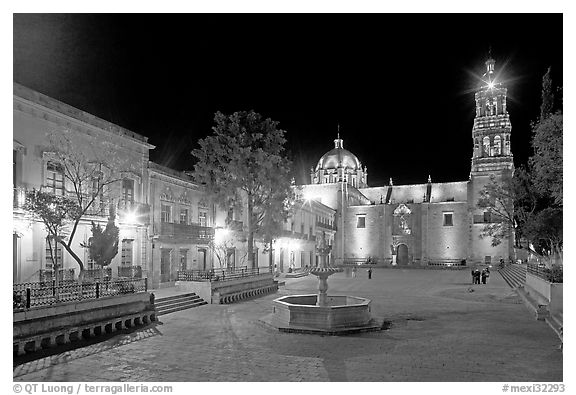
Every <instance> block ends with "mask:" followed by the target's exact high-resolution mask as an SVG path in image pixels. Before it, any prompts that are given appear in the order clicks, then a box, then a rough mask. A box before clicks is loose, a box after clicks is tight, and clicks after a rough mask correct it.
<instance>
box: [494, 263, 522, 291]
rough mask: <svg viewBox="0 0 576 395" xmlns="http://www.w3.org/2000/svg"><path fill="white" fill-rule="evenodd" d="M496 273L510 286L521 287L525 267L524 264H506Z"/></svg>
mask: <svg viewBox="0 0 576 395" xmlns="http://www.w3.org/2000/svg"><path fill="white" fill-rule="evenodd" d="M498 273H500V275H501V276H502V278H503V279H504V281H506V283H507V284H508V285H509V286H510V287H512V288H518V287H522V286H523V285H524V284H525V283H526V267H524V266H508V267H505V268H504V269H499V270H498Z"/></svg>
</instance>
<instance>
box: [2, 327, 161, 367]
mask: <svg viewBox="0 0 576 395" xmlns="http://www.w3.org/2000/svg"><path fill="white" fill-rule="evenodd" d="M158 325H161V323H151V324H149V325H146V326H140V327H135V328H128V329H124V330H122V331H121V332H116V333H108V334H105V335H100V336H96V337H94V338H90V339H81V340H77V341H74V342H72V343H69V344H66V345H61V346H58V347H55V348H49V349H43V350H41V351H38V352H35V353H30V354H26V355H23V356H20V357H17V356H14V359H13V377H14V378H16V377H18V376H21V375H24V374H28V373H32V372H34V371H37V370H40V369H44V368H47V367H50V366H53V365H58V364H60V363H63V362H68V361H70V360H74V359H79V358H84V357H87V356H90V355H94V354H98V353H100V352H103V351H107V350H110V349H113V348H117V347H121V346H124V345H126V344H130V343H134V342H137V341H140V340H143V339H147V338H150V337H153V336H158V335H160V336H161V335H162V332H160V330H159V329H158V328H157V326H158Z"/></svg>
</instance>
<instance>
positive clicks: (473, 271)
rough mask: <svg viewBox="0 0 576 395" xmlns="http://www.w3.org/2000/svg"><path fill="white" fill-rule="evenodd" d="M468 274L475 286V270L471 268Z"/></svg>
mask: <svg viewBox="0 0 576 395" xmlns="http://www.w3.org/2000/svg"><path fill="white" fill-rule="evenodd" d="M470 273H471V274H472V284H476V269H474V268H472V270H471V271H470Z"/></svg>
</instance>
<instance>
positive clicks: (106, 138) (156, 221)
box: [13, 83, 361, 288]
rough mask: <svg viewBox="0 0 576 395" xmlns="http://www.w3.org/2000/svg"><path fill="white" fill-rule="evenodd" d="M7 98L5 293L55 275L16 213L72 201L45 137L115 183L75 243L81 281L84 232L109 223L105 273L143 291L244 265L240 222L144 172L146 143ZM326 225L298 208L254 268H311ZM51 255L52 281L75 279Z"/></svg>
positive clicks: (66, 110) (25, 95)
mask: <svg viewBox="0 0 576 395" xmlns="http://www.w3.org/2000/svg"><path fill="white" fill-rule="evenodd" d="M13 98H14V112H13V113H14V129H13V145H14V147H13V188H14V189H13V190H14V195H13V196H14V199H13V203H14V204H13V273H14V274H13V281H14V283H20V282H35V281H41V280H46V279H49V278H53V277H52V276H53V275H54V269H55V268H54V262H53V260H52V254H51V252H50V243H49V242H50V240H49V239H48V238H47V232H46V229H45V228H44V225H43V224H42V223H41V222H39V221H38V220H33V219H32V218H31V217H30V215H29V213H26V212H25V211H24V210H23V206H24V202H25V193H26V191H30V190H33V189H36V190H42V191H49V192H51V193H54V194H57V195H61V196H69V197H72V196H74V190H73V189H74V188H73V185H72V184H71V182H70V180H68V179H67V177H66V176H65V174H64V172H65V168H64V167H63V166H62V163H60V162H59V158H58V156H57V155H55V152H53V151H55V150H57V148H58V147H55V146H54V145H53V144H52V143H51V142H50V136H51V135H52V134H62V135H63V136H65V137H66V138H67V139H68V140H69V141H70V142H71V143H70V147H69V148H70V149H71V150H72V152H73V154H74V155H75V156H76V158H77V159H78V161H81V162H83V163H84V164H85V165H90V163H99V162H102V163H106V164H107V166H109V167H110V171H112V170H114V171H116V172H117V173H118V174H117V177H116V181H115V182H113V183H111V184H109V185H107V186H106V187H105V188H104V189H103V190H102V192H101V193H99V194H97V195H98V196H96V198H95V200H94V203H93V204H92V205H91V207H90V209H89V210H88V212H87V213H86V215H85V216H84V217H83V218H82V220H81V221H80V223H79V226H78V229H77V230H76V232H75V234H74V238H73V243H72V246H71V247H72V251H73V252H74V254H76V255H77V256H78V257H79V258H80V259H81V261H82V262H83V264H84V267H85V268H86V269H88V270H87V271H86V272H85V273H87V272H89V271H90V270H91V269H98V268H96V267H95V264H94V262H93V261H92V260H91V259H90V256H89V253H88V249H87V248H84V247H82V246H81V244H82V243H86V242H87V241H88V240H89V238H90V237H91V236H92V232H91V225H92V222H94V223H96V224H99V225H101V226H103V227H104V226H105V225H106V223H107V221H108V218H109V216H110V214H113V215H115V223H116V225H117V226H118V227H119V229H120V236H119V246H118V254H117V255H116V257H115V258H114V259H113V260H112V263H111V264H110V266H109V269H108V271H107V274H109V275H111V276H113V277H119V276H120V277H125V276H136V277H139V276H147V277H148V278H149V281H150V282H149V286H150V287H153V288H157V287H160V286H169V285H172V284H174V281H175V280H176V279H177V272H178V271H180V270H209V269H212V268H235V267H236V268H237V267H242V266H246V265H247V264H248V256H247V246H246V241H247V233H246V231H247V227H246V223H247V222H246V220H247V218H246V213H245V212H244V211H243V210H231V211H229V210H222V209H221V208H220V207H218V206H216V205H215V204H213V203H212V202H210V200H209V198H208V197H207V195H206V192H205V190H204V188H203V187H202V186H200V185H197V184H196V183H194V182H193V181H192V178H191V177H190V176H189V175H187V174H186V173H185V172H179V171H176V170H173V169H170V168H167V167H164V166H160V165H158V164H156V163H153V162H150V161H149V150H151V149H153V148H154V146H153V145H151V144H150V143H148V139H147V137H144V136H141V135H139V134H137V133H134V132H132V131H130V130H127V129H125V128H122V127H120V126H118V125H115V124H113V123H110V122H108V121H105V120H103V119H100V118H98V117H96V116H94V115H91V114H88V113H86V112H84V111H81V110H79V109H76V108H74V107H72V106H70V105H67V104H65V103H62V102H60V101H58V100H55V99H52V98H50V97H48V96H46V95H43V94H41V93H39V92H36V91H34V90H31V89H29V88H26V87H24V86H22V85H19V84H17V83H14V96H13ZM68 140H67V141H68ZM95 174H96V173H95ZM359 180H361V178H360V179H359ZM100 181H101V179H100V178H99V176H97V177H95V178H94V179H90V180H89V184H90V185H85V188H86V190H85V192H86V193H85V195H86V196H87V197H88V196H89V197H92V196H94V193H93V192H94V191H93V189H91V188H92V186H93V185H95V186H97V185H98V182H100ZM334 215H335V210H334V209H332V208H330V207H327V206H325V205H323V204H321V203H319V202H316V201H310V200H304V199H301V200H300V201H299V202H298V203H297V204H296V206H295V207H294V214H293V215H292V216H291V217H290V218H289V220H288V221H287V222H286V223H285V224H284V229H283V232H282V234H280V235H278V237H277V238H276V240H275V242H274V243H273V245H272V248H271V249H270V248H269V246H266V245H265V243H264V240H262V239H261V237H259V236H257V237H256V239H255V246H254V252H255V255H254V260H255V263H256V266H259V267H269V265H271V267H274V266H276V268H277V269H278V270H279V271H287V270H289V268H293V269H296V268H300V267H306V266H312V265H314V264H315V262H316V261H317V254H316V243H317V242H318V241H319V240H320V239H321V237H326V240H327V242H328V244H332V243H333V240H334V233H335V219H334ZM68 231H70V229H68ZM53 252H54V250H53ZM55 254H56V260H57V266H58V267H57V269H58V271H59V272H60V274H61V275H63V274H66V276H67V277H69V278H74V277H77V276H78V273H79V266H78V264H77V262H76V261H75V260H74V259H73V258H72V256H71V255H70V254H69V253H68V252H67V251H65V250H64V249H63V248H62V247H61V246H59V247H58V248H57V249H56V252H55ZM94 272H97V271H96V270H95V271H94Z"/></svg>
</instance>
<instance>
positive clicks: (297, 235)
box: [278, 230, 316, 241]
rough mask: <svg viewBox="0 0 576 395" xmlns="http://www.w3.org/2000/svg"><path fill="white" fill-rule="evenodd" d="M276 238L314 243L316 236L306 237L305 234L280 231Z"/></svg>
mask: <svg viewBox="0 0 576 395" xmlns="http://www.w3.org/2000/svg"><path fill="white" fill-rule="evenodd" d="M278 236H279V237H290V238H292V239H300V240H311V241H316V235H308V234H306V233H298V232H292V231H290V230H282V231H281V232H280V234H279V235H278Z"/></svg>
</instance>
